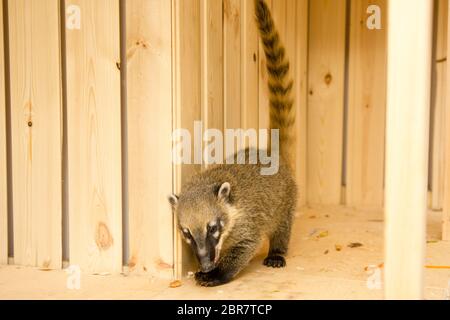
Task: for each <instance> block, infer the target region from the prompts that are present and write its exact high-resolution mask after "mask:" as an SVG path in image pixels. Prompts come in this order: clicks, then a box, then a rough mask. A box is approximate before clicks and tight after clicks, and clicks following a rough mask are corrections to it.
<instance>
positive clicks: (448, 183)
mask: <svg viewBox="0 0 450 320" xmlns="http://www.w3.org/2000/svg"><path fill="white" fill-rule="evenodd" d="M448 10H449V11H447V19H449V18H450V6H448ZM449 38H450V22H449V21H447V52H448V51H449V50H448V45H449V44H450V39H449ZM447 59H448V57H447ZM447 65H448V64H447ZM446 78H447V79H450V68H447V70H446ZM445 85H446V89H447V92H450V81H446V84H445ZM443 117H444V118H445V120H444V121H445V126H444V143H445V144H444V147H445V156H444V159H445V163H444V170H445V171H444V191H445V192H444V195H443V210H442V240H445V241H450V154H449V151H448V150H450V99H446V100H445V108H444V113H443Z"/></svg>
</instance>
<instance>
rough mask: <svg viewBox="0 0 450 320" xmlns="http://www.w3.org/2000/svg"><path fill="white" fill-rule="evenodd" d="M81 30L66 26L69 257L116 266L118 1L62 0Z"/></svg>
mask: <svg viewBox="0 0 450 320" xmlns="http://www.w3.org/2000/svg"><path fill="white" fill-rule="evenodd" d="M65 5H66V6H69V5H77V6H79V8H80V10H81V28H80V29H76V28H75V29H66V43H67V125H68V128H67V129H68V130H67V131H68V157H69V159H68V175H69V236H70V239H69V247H70V248H69V250H70V263H71V264H76V265H79V266H80V267H81V269H82V270H83V271H86V272H89V273H103V272H110V273H119V272H121V271H122V184H121V181H122V179H121V152H122V150H121V112H120V70H119V68H120V64H119V63H120V61H119V60H120V39H119V31H120V29H119V1H118V0H99V1H91V0H77V1H75V0H66V2H65Z"/></svg>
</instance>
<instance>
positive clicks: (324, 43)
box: [306, 0, 346, 205]
mask: <svg viewBox="0 0 450 320" xmlns="http://www.w3.org/2000/svg"><path fill="white" fill-rule="evenodd" d="M309 5H310V8H309V12H310V17H309V53H308V59H309V70H308V142H307V144H308V151H307V157H308V163H307V165H308V176H307V186H306V188H307V201H308V204H312V205H338V204H340V202H341V188H342V174H341V173H342V150H343V117H344V84H345V81H344V80H345V29H346V27H345V24H346V18H345V17H346V1H345V0H334V1H328V0H314V1H310V3H309Z"/></svg>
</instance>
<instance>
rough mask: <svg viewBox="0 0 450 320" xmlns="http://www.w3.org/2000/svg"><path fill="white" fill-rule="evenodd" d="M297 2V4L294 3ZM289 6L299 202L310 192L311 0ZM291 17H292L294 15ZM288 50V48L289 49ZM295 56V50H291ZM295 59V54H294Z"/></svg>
mask: <svg viewBox="0 0 450 320" xmlns="http://www.w3.org/2000/svg"><path fill="white" fill-rule="evenodd" d="M294 3H295V6H294ZM288 10H289V11H290V10H295V13H296V15H295V17H294V19H295V26H294V27H295V30H296V33H295V38H294V39H290V40H289V42H291V41H293V42H295V62H296V64H295V69H292V70H293V75H294V81H295V105H296V115H295V116H296V119H295V121H296V132H297V141H296V147H295V148H296V151H295V154H296V157H295V172H296V180H297V186H298V192H299V196H298V197H299V198H298V202H299V206H300V207H303V206H305V205H306V196H307V191H306V188H307V183H306V177H307V168H308V167H307V157H306V149H307V141H308V140H307V134H308V130H307V106H308V0H289V2H288ZM291 19H292V17H291ZM288 53H289V52H288ZM289 54H290V56H293V54H294V53H289ZM292 59H294V57H292Z"/></svg>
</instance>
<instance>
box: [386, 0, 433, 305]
mask: <svg viewBox="0 0 450 320" xmlns="http://www.w3.org/2000/svg"><path fill="white" fill-rule="evenodd" d="M388 12H389V22H388V25H389V28H388V73H387V74H388V85H387V122H386V177H385V180H386V193H385V215H386V226H385V255H386V257H385V262H386V270H385V298H387V299H421V298H423V274H424V256H425V227H426V226H425V224H426V209H427V178H428V144H429V141H428V136H429V133H428V129H429V112H430V108H429V107H430V72H431V42H432V37H431V32H432V14H433V12H432V1H429V0H420V1H415V2H414V5H412V4H411V3H410V1H409V0H395V1H389V7H388Z"/></svg>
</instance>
